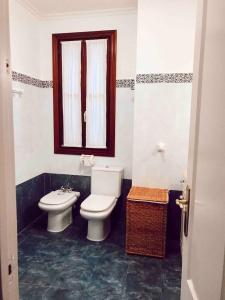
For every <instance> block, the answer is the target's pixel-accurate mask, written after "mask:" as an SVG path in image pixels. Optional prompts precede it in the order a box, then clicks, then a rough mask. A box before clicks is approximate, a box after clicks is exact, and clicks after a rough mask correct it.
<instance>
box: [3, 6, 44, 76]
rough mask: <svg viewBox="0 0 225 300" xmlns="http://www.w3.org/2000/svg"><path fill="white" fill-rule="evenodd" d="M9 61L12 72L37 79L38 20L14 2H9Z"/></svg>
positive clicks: (38, 59)
mask: <svg viewBox="0 0 225 300" xmlns="http://www.w3.org/2000/svg"><path fill="white" fill-rule="evenodd" d="M9 5H10V7H9V14H10V19H9V21H10V44H11V60H12V67H13V70H14V71H17V72H20V73H23V74H26V75H29V76H33V77H36V78H39V76H40V52H39V48H40V42H39V41H40V39H39V20H38V19H37V18H36V17H34V16H33V15H32V14H30V13H29V12H28V11H27V10H26V9H25V8H23V7H22V6H21V5H20V4H19V3H18V2H17V1H16V0H10V1H9Z"/></svg>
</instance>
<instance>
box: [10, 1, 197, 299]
mask: <svg viewBox="0 0 225 300" xmlns="http://www.w3.org/2000/svg"><path fill="white" fill-rule="evenodd" d="M196 5H197V1H196V0H173V1H166V0H157V1H149V0H139V1H136V0H127V1H125V0H124V1H115V0H114V1H99V0H98V1H97V0H95V1H52V0H45V1H43V0H41V1H40V0H26V1H25V0H10V6H9V21H10V22H9V23H10V44H11V60H12V77H13V82H12V86H13V119H14V120H13V121H14V146H15V170H16V201H17V228H18V244H19V245H18V249H19V250H18V256H19V285H20V299H21V300H24V299H32V300H33V299H62V300H64V299H65V300H66V299H99V300H100V299H120V298H122V299H143V300H144V299H156V300H158V299H163V300H170V299H172V300H176V299H180V285H181V256H180V233H181V211H180V208H179V207H178V206H177V205H176V199H178V198H179V197H180V195H181V193H182V190H183V181H184V179H185V176H186V169H187V160H188V144H189V126H190V114H191V96H192V74H193V62H194V39H195V19H196ZM98 31H101V32H103V31H104V32H106V31H110V32H111V31H113V34H114V35H113V34H112V35H110V38H109V39H112V45H111V47H114V48H113V49H114V52H113V51H112V52H113V53H114V57H113V54H112V53H111V56H112V57H111V58H112V59H113V63H112V64H113V65H114V69H113V67H112V73H111V77H112V78H111V79H112V82H113V83H114V87H113V86H112V90H111V94H110V97H112V98H113V91H114V92H115V93H116V95H114V98H115V99H114V100H115V101H114V105H115V106H112V107H111V106H110V108H107V109H109V110H110V112H111V113H110V120H111V123H110V124H114V126H111V125H110V134H109V136H110V141H109V148H110V149H109V150H110V151H109V153H106V154H104V153H103V154H101V153H100V154H99V152H98V151H96V149H94V150H93V151H89V152H87V151H85V150H86V149H82V150H79V151H78V152H76V151H75V152H73V151H69V150H68V151H65V152H63V151H61V150H62V148H64V149H65V148H66V147H61V145H62V144H60V141H59V140H60V139H61V138H62V137H61V136H59V132H60V130H59V129H58V127H60V124H59V122H61V121H59V119H60V117H59V116H58V115H57V111H58V107H57V104H55V103H56V102H57V100H56V98H57V97H58V96H57V95H59V94H60V91H59V86H60V83H59V78H58V77H57V72H56V70H58V69H57V68H58V66H57V65H56V62H55V60H54V59H56V57H58V52H57V53H55V52H54V51H57V49H56V48H54V47H53V48H52V35H54V36H55V37H56V38H58V41H59V40H60V39H61V38H62V36H60V34H64V33H65V34H68V33H87V32H88V33H89V34H90V32H98ZM105 34H106V35H107V34H109V33H105ZM110 34H111V33H110ZM84 38H85V37H84ZM94 38H96V37H94ZM107 38H108V36H107ZM62 39H63V38H62ZM81 39H83V37H82V38H81ZM58 41H57V43H58ZM60 41H61V43H62V40H60ZM66 41H67V40H66ZM65 44H66V42H65ZM86 51H88V42H87V50H86ZM115 53H116V57H115ZM54 55H55V56H54ZM53 61H54V64H53ZM87 69H88V66H87ZM115 69H116V72H115ZM113 70H114V71H113ZM86 71H87V70H86ZM87 72H88V71H87ZM113 72H114V73H113ZM53 75H54V76H53ZM53 77H54V79H53ZM53 80H54V83H53ZM53 86H54V87H53ZM114 88H115V89H114ZM81 93H82V92H81ZM81 97H82V95H81ZM58 98H59V97H58ZM58 98H57V99H58ZM53 99H54V101H53ZM112 103H113V101H112ZM110 105H111V104H110ZM114 110H115V112H114ZM76 113H78V114H79V113H80V112H78V111H76ZM113 118H115V122H114V123H113ZM107 122H108V120H107ZM82 125H83V123H82ZM87 126H88V125H87ZM64 127H66V125H65V123H64ZM85 127H86V125H85ZM57 130H58V131H57ZM107 130H108V129H107ZM86 135H87V134H86ZM64 138H65V132H64ZM87 139H88V137H87V136H86V140H87ZM64 141H65V140H64ZM107 143H108V142H107ZM65 144H66V142H65ZM84 155H87V156H84ZM99 170H104V171H101V172H105V173H104V174H103V175H101V176H100V177H99V178H100V179H99V180H100V183H98V185H99V184H100V190H101V189H102V190H104V188H105V187H106V186H107V183H106V181H107V178H106V177H107V174H110V170H114V171H115V170H116V172H114V174H117V177H116V179H115V181H112V182H113V186H114V187H115V186H116V184H118V191H117V192H116V194H115V195H114V196H115V197H116V198H118V200H117V201H116V202H115V203H114V204H113V207H112V203H110V205H111V206H110V207H111V210H110V217H111V228H110V230H109V229H108V230H106V231H107V232H105V234H103V235H104V236H100V237H99V236H98V237H97V238H96V236H95V234H96V232H94V233H93V232H89V227H90V231H92V229H93V227H94V225H93V224H91V223H90V224H89V222H90V220H89V219H88V218H87V217H84V216H82V212H81V210H82V203H84V201H86V200H87V198H88V197H90V194H96V193H97V194H99V192H94V187H95V184H94V183H93V181H94V179H95V178H96V177H95V176H96V174H97V173H98V172H99V173H101V172H100V171H99ZM107 170H109V172H108V171H107ZM101 185H102V186H101ZM109 185H110V184H109ZM132 186H137V187H146V188H159V189H166V190H168V191H169V193H168V194H169V203H168V207H167V235H166V245H167V247H166V256H165V258H155V257H151V256H140V255H132V254H127V253H126V251H125V248H126V246H125V239H126V201H127V196H128V193H129V191H130V189H131V187H132ZM61 188H64V189H69V188H71V189H73V191H76V192H77V194H76V195H75V194H73V196H74V199H73V201H72V202H71V205H70V211H69V214H70V213H71V212H72V217H71V215H68V216H66V218H67V219H68V220H67V221H68V224H66V223H65V224H61V227H60V229H58V228H54V225H55V222H56V221H55V219H53V220H50V218H49V219H48V214H49V211H48V209H46V208H45V207H44V206H43V203H41V202H40V200H41V199H43V197H44V196H46V195H48V194H49V193H51V192H52V191H57V190H59V189H61ZM58 193H59V192H57V195H58ZM61 193H63V192H61ZM72 193H73V192H72ZM64 194H65V193H64ZM102 194H103V195H104V194H105V193H104V191H102ZM70 195H72V194H70ZM45 199H46V198H45ZM114 205H115V207H114ZM62 218H63V217H62ZM66 218H64V221H65V219H66ZM71 218H72V220H71ZM60 222H61V221H60ZM62 222H63V221H62ZM65 222H66V221H65ZM50 223H51V224H53V225H52V226H53V228H50V227H51V225H50ZM69 223H72V224H69ZM67 225H69V226H68V227H67ZM89 225H90V226H89ZM88 226H89V227H88ZM64 227H66V228H65V230H64ZM47 229H48V230H47ZM51 229H52V230H51ZM54 231H55V232H54ZM57 231H59V232H57ZM100 231H101V230H100ZM103 231H104V230H103ZM108 231H109V234H108ZM88 235H90V236H88ZM93 235H94V237H93ZM87 236H88V237H89V238H88V239H87ZM105 237H106V238H105Z"/></svg>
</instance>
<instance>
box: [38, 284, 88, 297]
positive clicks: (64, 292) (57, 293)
mask: <svg viewBox="0 0 225 300" xmlns="http://www.w3.org/2000/svg"><path fill="white" fill-rule="evenodd" d="M51 299H53V300H82V299H84V298H83V293H82V291H80V290H76V289H74V288H73V287H71V288H60V287H50V288H49V289H48V291H47V293H46V294H45V296H44V298H43V300H51Z"/></svg>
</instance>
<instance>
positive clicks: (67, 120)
mask: <svg viewBox="0 0 225 300" xmlns="http://www.w3.org/2000/svg"><path fill="white" fill-rule="evenodd" d="M61 45H62V93H63V139H64V142H63V145H64V146H67V147H81V146H82V127H81V90H80V83H81V41H69V42H61Z"/></svg>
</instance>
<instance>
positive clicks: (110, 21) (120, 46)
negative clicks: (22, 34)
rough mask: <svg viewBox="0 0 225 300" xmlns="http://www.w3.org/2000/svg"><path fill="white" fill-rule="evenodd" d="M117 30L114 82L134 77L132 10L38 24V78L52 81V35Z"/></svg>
mask: <svg viewBox="0 0 225 300" xmlns="http://www.w3.org/2000/svg"><path fill="white" fill-rule="evenodd" d="M111 29H116V30H117V79H120V78H122V79H125V78H134V76H135V72H136V47H137V43H136V39H137V15H136V12H135V11H133V12H132V11H129V12H127V13H126V12H123V13H120V12H119V11H118V12H117V13H116V12H115V13H113V12H112V13H106V12H105V13H96V14H95V13H89V14H85V13H84V14H82V15H75V16H72V17H66V18H53V19H47V20H46V21H42V22H41V30H40V36H41V50H40V55H41V79H43V80H48V79H49V78H52V59H51V58H52V34H53V33H62V32H79V31H95V30H111Z"/></svg>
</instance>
